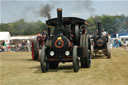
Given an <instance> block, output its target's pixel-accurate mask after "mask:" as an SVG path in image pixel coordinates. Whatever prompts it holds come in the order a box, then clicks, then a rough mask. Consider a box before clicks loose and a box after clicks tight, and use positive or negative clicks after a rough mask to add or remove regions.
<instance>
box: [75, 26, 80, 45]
mask: <svg viewBox="0 0 128 85" xmlns="http://www.w3.org/2000/svg"><path fill="white" fill-rule="evenodd" d="M79 32H80V31H79V26H78V25H76V26H75V45H79V38H80V33H79Z"/></svg>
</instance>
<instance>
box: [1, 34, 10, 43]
mask: <svg viewBox="0 0 128 85" xmlns="http://www.w3.org/2000/svg"><path fill="white" fill-rule="evenodd" d="M1 40H4V41H5V43H6V44H8V43H10V33H9V32H0V41H1Z"/></svg>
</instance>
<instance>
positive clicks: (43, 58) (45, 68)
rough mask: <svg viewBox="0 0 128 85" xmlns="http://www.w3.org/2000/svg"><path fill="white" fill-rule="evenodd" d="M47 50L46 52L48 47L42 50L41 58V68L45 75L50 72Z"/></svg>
mask: <svg viewBox="0 0 128 85" xmlns="http://www.w3.org/2000/svg"><path fill="white" fill-rule="evenodd" d="M45 50H46V47H45V46H43V48H42V49H41V56H40V66H41V70H42V72H43V73H45V72H47V71H48V62H47V57H46V54H45Z"/></svg>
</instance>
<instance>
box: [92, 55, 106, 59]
mask: <svg viewBox="0 0 128 85" xmlns="http://www.w3.org/2000/svg"><path fill="white" fill-rule="evenodd" d="M92 59H107V56H105V55H95V56H94V57H93V58H92Z"/></svg>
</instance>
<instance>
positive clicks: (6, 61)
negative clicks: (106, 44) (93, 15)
mask: <svg viewBox="0 0 128 85" xmlns="http://www.w3.org/2000/svg"><path fill="white" fill-rule="evenodd" d="M0 85H128V50H125V49H123V48H114V49H112V58H111V59H106V57H99V58H98V59H92V66H91V68H87V69H84V68H80V70H79V72H77V73H74V72H73V69H72V63H66V64H60V65H59V68H58V69H55V70H52V69H50V70H49V72H47V73H42V72H41V69H40V63H39V62H37V61H32V60H31V53H27V52H3V53H0Z"/></svg>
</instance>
